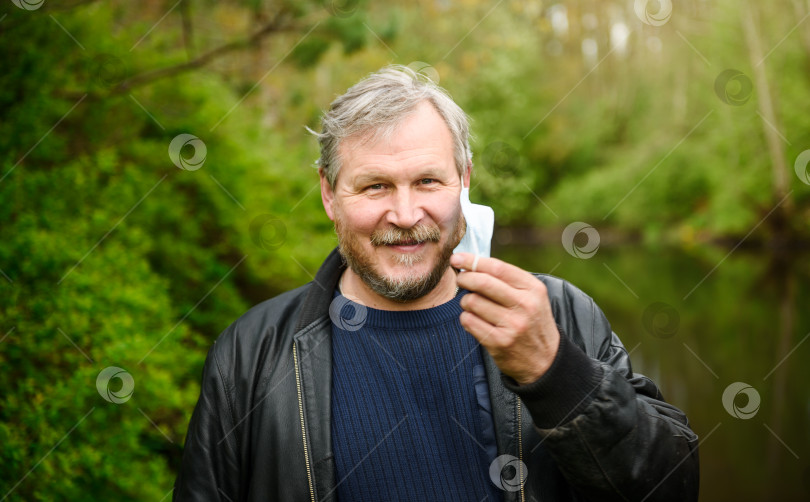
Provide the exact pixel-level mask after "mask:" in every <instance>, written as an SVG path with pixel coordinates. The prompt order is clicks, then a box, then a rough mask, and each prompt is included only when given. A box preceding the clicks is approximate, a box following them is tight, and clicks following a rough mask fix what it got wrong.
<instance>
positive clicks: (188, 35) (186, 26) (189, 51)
mask: <svg viewBox="0 0 810 502" xmlns="http://www.w3.org/2000/svg"><path fill="white" fill-rule="evenodd" d="M180 18H181V19H182V21H183V45H185V47H186V56H187V57H188V58H189V59H192V58H193V57H194V54H195V53H196V51H195V50H194V26H193V25H192V24H191V0H186V1H185V2H183V3H181V4H180Z"/></svg>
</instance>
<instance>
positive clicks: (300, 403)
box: [293, 342, 315, 502]
mask: <svg viewBox="0 0 810 502" xmlns="http://www.w3.org/2000/svg"><path fill="white" fill-rule="evenodd" d="M293 363H294V364H295V388H296V390H297V391H298V414H299V416H300V418H301V437H302V438H303V443H304V463H305V464H306V466H307V482H308V483H309V497H310V499H311V500H312V502H315V490H313V489H312V471H311V470H310V468H309V450H308V449H307V431H306V428H305V427H304V400H303V398H302V397H301V379H300V377H299V375H298V349H297V347H296V346H295V342H293Z"/></svg>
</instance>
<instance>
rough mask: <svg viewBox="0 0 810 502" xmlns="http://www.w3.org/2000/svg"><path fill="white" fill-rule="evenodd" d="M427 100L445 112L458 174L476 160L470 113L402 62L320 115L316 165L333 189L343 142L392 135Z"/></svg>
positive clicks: (380, 72) (366, 81) (364, 82)
mask: <svg viewBox="0 0 810 502" xmlns="http://www.w3.org/2000/svg"><path fill="white" fill-rule="evenodd" d="M423 101H428V102H430V103H431V104H432V105H433V107H434V108H435V109H436V111H437V112H438V113H439V115H441V117H442V118H443V119H444V121H445V123H446V124H447V127H448V129H449V130H450V135H451V137H452V140H453V157H454V159H455V164H456V169H457V170H458V173H459V175H460V176H463V175H464V174H465V173H466V171H467V166H468V165H469V164H470V162H471V161H472V150H470V126H469V119H468V118H467V114H466V113H464V110H462V109H461V107H459V106H458V105H457V104H456V103H455V101H453V98H451V97H450V95H449V94H448V93H447V91H445V90H444V89H442V88H441V87H439V86H438V85H437V84H436V83H435V82H433V81H432V80H431V79H430V78H429V77H427V76H426V75H424V74H422V73H417V72H415V71H414V70H412V69H410V68H408V67H407V66H402V65H389V66H386V67H384V68H382V69H381V70H378V71H376V72H374V73H372V74H370V75H368V76H367V77H366V78H364V79H363V80H361V81H360V82H358V83H357V84H355V85H353V86H352V87H350V88H349V90H348V91H346V93H345V94H343V95H341V96H338V97H337V98H336V99H335V100H334V101H332V104H331V105H330V106H329V111H327V112H326V114H324V116H323V118H322V119H321V127H322V130H321V133H320V134H318V133H316V132H314V131H312V130H310V132H312V133H313V134H314V135H315V136H316V137H317V138H318V143H319V145H320V149H321V156H320V158H319V159H318V160H317V162H316V165H317V166H318V167H319V169H322V173H323V174H324V176H325V177H326V180H327V181H328V182H329V186H331V187H332V189H334V188H335V183H336V182H337V175H338V172H339V171H340V166H341V159H340V155H339V154H338V149H339V147H340V144H341V142H342V141H343V140H345V139H348V138H355V137H360V136H365V135H368V138H365V139H366V140H379V139H387V138H389V137H390V136H391V135H392V134H393V132H394V131H395V129H396V127H397V126H398V125H399V124H400V123H401V122H402V121H403V120H404V119H405V118H406V117H408V115H410V114H411V113H412V112H413V111H414V110H415V109H416V107H417V105H418V104H420V103H421V102H423Z"/></svg>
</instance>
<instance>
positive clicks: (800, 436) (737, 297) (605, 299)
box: [493, 242, 810, 502]
mask: <svg viewBox="0 0 810 502" xmlns="http://www.w3.org/2000/svg"><path fill="white" fill-rule="evenodd" d="M727 254H728V250H725V249H712V248H706V249H698V250H692V251H690V252H686V251H681V250H677V249H665V248H657V249H652V248H646V247H644V246H641V245H634V246H630V245H627V246H605V245H604V244H603V245H602V247H601V248H600V249H599V251H598V253H596V254H595V255H594V256H593V257H592V258H591V259H587V260H583V259H578V258H575V257H573V256H571V255H569V254H568V253H566V252H565V251H564V250H563V249H562V246H561V245H560V244H559V242H548V243H546V244H543V245H538V246H514V245H509V246H503V245H497V244H496V245H495V246H494V249H493V256H496V257H498V258H501V259H504V260H506V261H509V262H510V263H514V264H515V265H518V266H520V267H522V268H525V269H527V270H532V271H535V272H546V273H548V272H550V271H552V270H553V275H556V276H559V277H562V278H564V279H567V280H569V281H571V282H572V283H573V284H575V285H577V286H578V287H580V288H581V289H582V290H583V291H585V292H586V293H587V294H589V295H590V296H592V297H593V298H594V299H595V300H596V303H597V304H598V305H599V306H601V307H602V310H603V311H604V312H605V315H606V316H607V318H608V319H609V320H610V322H611V325H612V326H613V330H614V331H615V332H616V333H618V334H619V336H620V337H621V338H622V341H623V342H624V344H625V346H626V347H627V349H628V350H631V351H632V354H631V359H632V362H633V369H634V371H636V372H638V373H644V374H646V375H648V376H650V377H651V378H653V379H654V380H655V381H656V382H657V383H658V384H659V386H660V387H661V389H662V391H663V393H664V396H665V397H666V399H667V400H668V401H670V402H672V403H673V404H675V405H677V406H679V407H680V408H682V409H683V410H684V411H686V413H687V414H688V416H689V417H690V420H691V422H692V427H693V429H694V430H695V431H696V432H697V433H698V434H699V435H700V437H701V441H702V443H701V446H700V450H701V500H707V501H734V502H738V501H740V500H745V501H753V500H762V501H772V500H780V501H793V500H796V501H799V500H802V501H807V500H810V481H808V480H807V479H806V478H807V477H808V475H809V474H810V433H809V432H808V430H809V429H810V365H808V364H807V361H808V360H810V341H807V340H808V339H810V309H808V306H810V302H809V301H808V299H810V270H809V268H808V266H809V265H810V264H808V262H807V260H806V259H804V260H802V259H800V257H798V256H793V257H791V256H774V255H770V254H765V253H760V254H757V253H752V252H746V251H745V250H743V249H739V250H737V251H735V252H734V253H732V254H731V255H729V256H728V257H727V258H724V257H725V256H726V255H727ZM718 264H719V266H718ZM715 267H716V268H715ZM696 286H697V287H696ZM662 305H665V306H669V307H671V310H670V311H669V313H668V315H667V312H666V308H665V307H662ZM656 308H657V309H658V310H657V311H656ZM661 309H664V310H663V311H662V310H661ZM672 310H674V314H676V315H677V321H678V322H677V324H674V323H673V322H672V319H673V318H674V316H673V312H672ZM651 311H653V312H658V314H656V315H653V324H652V325H651V324H650V312H651ZM645 312H646V313H647V316H646V318H645ZM645 326H646V327H645ZM651 326H652V328H651ZM667 329H668V330H669V331H667ZM734 382H743V383H746V384H748V385H749V386H750V387H752V388H753V389H754V391H755V393H756V394H758V395H759V397H760V399H761V402H760V406H759V409H758V410H757V411H756V413H754V414H753V415H752V416H751V417H750V418H737V417H735V416H734V415H733V414H732V413H733V412H734V409H737V410H745V409H746V408H747V407H748V405H749V401H748V399H749V396H748V395H746V394H745V393H744V392H740V393H738V394H737V397H736V398H734V400H733V405H732V408H733V409H732V410H731V412H732V413H730V412H728V411H727V410H726V409H725V408H724V406H723V402H722V395H723V392H724V390H726V388H728V386H729V385H731V384H733V383H734ZM753 406H754V407H755V403H754V405H753ZM738 416H745V415H744V414H740V413H738Z"/></svg>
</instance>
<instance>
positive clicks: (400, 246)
mask: <svg viewBox="0 0 810 502" xmlns="http://www.w3.org/2000/svg"><path fill="white" fill-rule="evenodd" d="M424 244H425V243H424V241H421V242H420V241H417V240H408V241H397V242H392V243H391V244H386V247H388V248H391V249H394V250H396V251H398V252H409V251H416V250H419V249H421V248H422V247H423V245H424Z"/></svg>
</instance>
